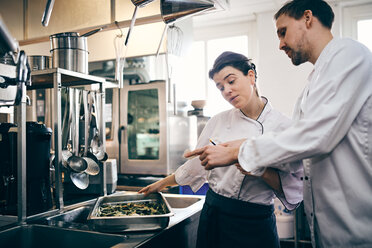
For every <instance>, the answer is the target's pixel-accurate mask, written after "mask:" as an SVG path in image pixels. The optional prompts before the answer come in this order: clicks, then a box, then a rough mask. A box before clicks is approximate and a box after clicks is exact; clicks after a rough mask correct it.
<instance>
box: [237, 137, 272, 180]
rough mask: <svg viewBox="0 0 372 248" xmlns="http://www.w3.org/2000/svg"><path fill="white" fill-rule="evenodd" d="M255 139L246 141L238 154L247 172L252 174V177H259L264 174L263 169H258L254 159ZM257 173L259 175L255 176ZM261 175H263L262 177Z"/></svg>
mask: <svg viewBox="0 0 372 248" xmlns="http://www.w3.org/2000/svg"><path fill="white" fill-rule="evenodd" d="M253 140H254V139H253V138H252V139H247V140H246V141H244V142H243V144H242V145H241V146H240V148H239V154H238V161H239V164H240V166H241V167H242V168H243V169H244V170H245V171H247V172H250V173H252V175H257V176H258V175H259V174H260V173H262V174H263V172H265V171H263V172H262V167H261V168H260V167H257V165H256V163H255V161H254V158H255V155H254V151H255V148H254V145H253ZM255 173H257V174H255ZM262 174H261V175H262Z"/></svg>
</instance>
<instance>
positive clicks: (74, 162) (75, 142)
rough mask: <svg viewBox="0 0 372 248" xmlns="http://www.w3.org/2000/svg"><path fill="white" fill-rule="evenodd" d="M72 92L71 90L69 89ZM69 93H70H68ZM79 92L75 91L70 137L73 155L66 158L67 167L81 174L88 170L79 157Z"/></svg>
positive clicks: (84, 162)
mask: <svg viewBox="0 0 372 248" xmlns="http://www.w3.org/2000/svg"><path fill="white" fill-rule="evenodd" d="M71 91H73V89H71ZM70 93H71V92H70ZM79 100H80V91H79V90H78V89H75V118H74V121H73V124H74V125H73V126H74V128H73V136H72V146H73V155H72V156H71V157H69V158H68V160H67V163H68V166H69V167H70V168H71V170H73V171H74V172H83V171H85V170H86V169H87V168H88V164H87V162H86V161H85V160H84V159H83V158H81V157H79V117H80V102H79Z"/></svg>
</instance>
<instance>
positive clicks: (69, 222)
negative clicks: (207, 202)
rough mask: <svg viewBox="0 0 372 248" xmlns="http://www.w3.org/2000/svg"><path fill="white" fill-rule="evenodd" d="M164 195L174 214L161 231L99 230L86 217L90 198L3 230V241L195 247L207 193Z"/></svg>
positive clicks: (27, 244) (22, 244) (121, 247)
mask: <svg viewBox="0 0 372 248" xmlns="http://www.w3.org/2000/svg"><path fill="white" fill-rule="evenodd" d="M121 193H122V192H119V193H117V194H121ZM126 193H133V192H126ZM163 196H164V197H165V199H166V200H167V201H168V203H169V205H170V207H171V208H172V211H173V212H174V215H173V216H171V217H170V221H169V224H168V226H167V227H166V228H165V229H162V230H160V231H138V232H121V233H102V232H97V231H96V230H94V229H92V227H91V226H89V224H88V223H87V219H86V216H87V215H88V213H89V211H90V208H91V207H92V206H93V204H94V202H95V201H94V200H90V201H87V202H83V203H79V204H75V205H74V206H69V207H66V209H65V210H64V212H63V213H58V214H55V213H54V214H52V215H50V216H44V217H40V218H39V219H35V220H32V221H30V222H28V223H27V225H24V226H16V227H13V228H9V229H7V230H5V231H2V232H0V243H1V244H4V245H5V246H7V245H8V244H9V245H12V246H17V245H18V243H19V247H42V246H43V245H45V244H46V242H53V243H54V244H53V246H54V247H64V248H65V247H66V245H67V246H68V247H69V248H73V247H79V246H81V245H82V244H85V243H84V242H83V241H82V240H84V239H89V247H90V248H94V247H115V248H131V247H141V248H142V247H143V248H146V247H151V248H154V247H162V248H164V247H175V245H176V247H194V246H195V242H196V230H197V225H198V222H199V215H200V211H201V209H202V206H203V204H204V196H199V195H178V194H163ZM63 237H65V238H66V239H64V238H63ZM54 240H55V241H54ZM95 240H97V242H95ZM102 240H105V242H102ZM73 241H75V242H73ZM17 242H18V243H17ZM87 242H88V241H87ZM17 247H18V246H17Z"/></svg>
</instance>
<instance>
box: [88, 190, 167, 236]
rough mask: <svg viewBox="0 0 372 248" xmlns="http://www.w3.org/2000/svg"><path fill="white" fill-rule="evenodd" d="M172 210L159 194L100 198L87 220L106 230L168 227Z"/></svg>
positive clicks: (138, 229) (97, 227)
mask: <svg viewBox="0 0 372 248" xmlns="http://www.w3.org/2000/svg"><path fill="white" fill-rule="evenodd" d="M172 215H173V212H172V209H171V207H170V206H169V204H168V202H167V201H166V199H165V198H164V197H163V195H162V194H161V193H153V194H149V195H147V196H145V195H144V194H123V195H112V196H102V197H99V198H98V199H97V201H96V203H95V205H94V207H93V208H92V210H91V211H90V213H89V216H88V221H89V222H90V223H91V224H93V225H94V228H95V229H98V230H100V231H108V232H121V231H145V230H146V231H147V230H159V229H163V228H165V227H167V226H168V223H169V217H170V216H172Z"/></svg>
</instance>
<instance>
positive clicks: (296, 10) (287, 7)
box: [274, 0, 335, 29]
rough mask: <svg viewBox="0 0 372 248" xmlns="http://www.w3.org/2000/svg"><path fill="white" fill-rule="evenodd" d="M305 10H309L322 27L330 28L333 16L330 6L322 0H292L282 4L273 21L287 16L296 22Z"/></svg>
mask: <svg viewBox="0 0 372 248" xmlns="http://www.w3.org/2000/svg"><path fill="white" fill-rule="evenodd" d="M306 10H311V12H313V16H315V17H316V18H318V19H319V21H320V23H322V25H323V26H324V27H327V28H329V29H331V28H332V23H333V20H334V18H335V14H334V13H333V10H332V8H331V6H329V5H328V3H326V2H325V1H323V0H292V1H290V2H287V3H286V4H284V6H283V7H281V8H280V10H279V11H278V12H276V14H275V15H274V18H275V20H278V18H279V17H280V16H281V15H288V16H290V17H293V18H294V19H296V20H299V19H300V18H301V17H302V16H303V15H304V12H305V11H306Z"/></svg>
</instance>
